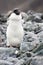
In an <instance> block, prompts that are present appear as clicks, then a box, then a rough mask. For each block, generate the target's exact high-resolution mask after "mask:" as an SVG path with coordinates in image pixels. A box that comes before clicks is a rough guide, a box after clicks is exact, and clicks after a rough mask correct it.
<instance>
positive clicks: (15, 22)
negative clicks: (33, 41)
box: [6, 15, 24, 46]
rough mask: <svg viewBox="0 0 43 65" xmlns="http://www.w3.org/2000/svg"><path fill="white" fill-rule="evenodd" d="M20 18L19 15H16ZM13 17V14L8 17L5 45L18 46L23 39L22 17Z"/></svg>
mask: <svg viewBox="0 0 43 65" xmlns="http://www.w3.org/2000/svg"><path fill="white" fill-rule="evenodd" d="M18 17H19V18H20V16H18ZM18 17H17V18H16V17H15V18H13V15H12V16H11V17H10V18H9V20H8V21H7V22H9V24H8V27H7V32H6V36H7V46H10V45H11V46H18V45H20V43H21V42H22V41H23V36H24V30H23V27H22V24H21V22H22V19H19V18H18Z"/></svg>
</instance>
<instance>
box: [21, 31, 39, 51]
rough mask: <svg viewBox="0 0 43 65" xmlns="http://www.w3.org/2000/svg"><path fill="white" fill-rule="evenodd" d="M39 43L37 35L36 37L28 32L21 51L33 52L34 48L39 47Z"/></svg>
mask: <svg viewBox="0 0 43 65" xmlns="http://www.w3.org/2000/svg"><path fill="white" fill-rule="evenodd" d="M38 44H40V43H39V39H38V38H37V35H35V34H34V33H32V32H28V33H27V35H25V37H24V42H23V43H21V46H20V49H21V51H23V52H26V51H28V50H32V49H33V48H35V47H37V45H38Z"/></svg>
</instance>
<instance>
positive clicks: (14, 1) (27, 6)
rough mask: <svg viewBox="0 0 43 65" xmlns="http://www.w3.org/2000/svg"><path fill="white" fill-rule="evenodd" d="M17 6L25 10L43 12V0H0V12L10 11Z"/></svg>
mask: <svg viewBox="0 0 43 65" xmlns="http://www.w3.org/2000/svg"><path fill="white" fill-rule="evenodd" d="M16 7H17V8H20V9H21V10H22V11H25V12H27V11H28V10H34V11H37V12H43V0H0V13H5V12H8V11H9V10H12V9H13V8H16Z"/></svg>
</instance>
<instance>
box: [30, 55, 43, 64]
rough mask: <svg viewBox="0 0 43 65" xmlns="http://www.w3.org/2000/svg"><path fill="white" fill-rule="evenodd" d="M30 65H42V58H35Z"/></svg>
mask: <svg viewBox="0 0 43 65" xmlns="http://www.w3.org/2000/svg"><path fill="white" fill-rule="evenodd" d="M30 65H43V56H41V57H40V56H36V57H34V58H33V59H32V61H31V63H30Z"/></svg>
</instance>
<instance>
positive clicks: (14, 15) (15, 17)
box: [9, 8, 22, 20]
mask: <svg viewBox="0 0 43 65" xmlns="http://www.w3.org/2000/svg"><path fill="white" fill-rule="evenodd" d="M9 19H10V20H21V19H22V16H21V12H20V10H19V9H17V8H16V9H14V10H13V11H12V13H11V15H10V16H9Z"/></svg>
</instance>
